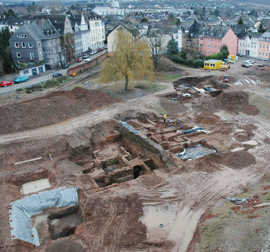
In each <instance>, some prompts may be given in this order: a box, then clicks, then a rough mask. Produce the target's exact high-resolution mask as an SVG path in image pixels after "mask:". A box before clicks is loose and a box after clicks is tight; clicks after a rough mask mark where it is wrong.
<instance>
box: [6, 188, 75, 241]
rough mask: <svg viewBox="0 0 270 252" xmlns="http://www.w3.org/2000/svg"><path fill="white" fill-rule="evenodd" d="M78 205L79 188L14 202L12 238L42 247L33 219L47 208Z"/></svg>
mask: <svg viewBox="0 0 270 252" xmlns="http://www.w3.org/2000/svg"><path fill="white" fill-rule="evenodd" d="M77 204H78V193H77V188H76V187H73V188H58V189H55V190H48V191H43V192H40V193H38V194H33V195H31V196H28V197H25V198H23V199H20V200H16V201H14V202H12V203H11V204H10V205H11V210H10V215H9V217H10V226H11V238H12V239H19V240H23V241H26V242H30V243H32V244H34V245H35V246H40V241H39V236H38V232H37V230H36V228H35V227H33V226H32V223H31V217H32V216H33V215H36V214H40V213H42V211H43V210H45V209H47V208H54V207H67V206H74V205H77Z"/></svg>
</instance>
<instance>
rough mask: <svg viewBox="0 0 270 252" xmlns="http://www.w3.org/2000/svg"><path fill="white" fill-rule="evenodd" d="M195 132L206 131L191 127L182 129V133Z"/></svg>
mask: <svg viewBox="0 0 270 252" xmlns="http://www.w3.org/2000/svg"><path fill="white" fill-rule="evenodd" d="M195 132H204V133H206V130H205V129H204V128H199V127H197V128H192V129H187V130H183V131H182V133H183V134H190V133H195Z"/></svg>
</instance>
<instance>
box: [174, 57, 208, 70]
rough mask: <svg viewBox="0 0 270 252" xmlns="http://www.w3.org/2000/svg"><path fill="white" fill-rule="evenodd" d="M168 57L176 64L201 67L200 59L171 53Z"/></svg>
mask: <svg viewBox="0 0 270 252" xmlns="http://www.w3.org/2000/svg"><path fill="white" fill-rule="evenodd" d="M169 58H170V59H171V60H172V61H173V62H175V63H177V64H183V65H187V66H190V67H194V68H201V67H203V60H202V59H183V58H182V57H180V56H179V55H171V56H170V57H169Z"/></svg>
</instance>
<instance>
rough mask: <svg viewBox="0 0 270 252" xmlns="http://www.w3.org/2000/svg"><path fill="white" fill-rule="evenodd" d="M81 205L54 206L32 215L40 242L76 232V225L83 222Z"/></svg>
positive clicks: (43, 242)
mask: <svg viewBox="0 0 270 252" xmlns="http://www.w3.org/2000/svg"><path fill="white" fill-rule="evenodd" d="M83 221H84V220H83V216H82V211H81V208H80V206H78V205H76V206H72V207H63V208H54V209H48V210H45V211H44V212H43V213H42V214H39V215H36V216H33V217H32V223H33V227H35V228H36V229H37V232H38V235H39V239H40V244H41V245H42V244H45V243H46V242H47V241H48V240H56V239H59V238H62V237H67V236H70V235H73V234H74V233H75V230H76V227H77V226H79V225H80V224H81V223H83Z"/></svg>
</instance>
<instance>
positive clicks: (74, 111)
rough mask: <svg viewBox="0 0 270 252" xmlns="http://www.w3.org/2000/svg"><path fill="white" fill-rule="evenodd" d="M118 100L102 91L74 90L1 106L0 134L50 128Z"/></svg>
mask: <svg viewBox="0 0 270 252" xmlns="http://www.w3.org/2000/svg"><path fill="white" fill-rule="evenodd" d="M119 101H120V100H119V99H116V98H113V97H111V96H110V95H108V94H105V93H103V92H101V91H96V90H86V89H84V88H79V87H77V88H75V89H73V90H71V91H57V92H53V93H50V94H48V95H46V96H43V97H39V98H35V99H33V100H28V101H24V102H21V103H17V104H12V105H6V106H2V107H0V134H6V133H12V132H15V131H21V130H28V129H34V128H38V127H41V126H45V125H50V124H53V123H57V122H60V121H63V120H66V119H69V118H72V117H74V116H78V115H81V114H83V113H87V112H89V111H91V110H95V109H98V108H101V107H103V106H107V105H110V104H112V103H115V102H119Z"/></svg>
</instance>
